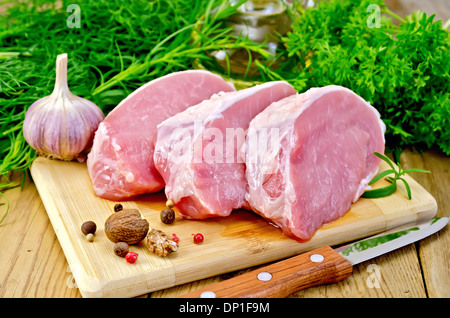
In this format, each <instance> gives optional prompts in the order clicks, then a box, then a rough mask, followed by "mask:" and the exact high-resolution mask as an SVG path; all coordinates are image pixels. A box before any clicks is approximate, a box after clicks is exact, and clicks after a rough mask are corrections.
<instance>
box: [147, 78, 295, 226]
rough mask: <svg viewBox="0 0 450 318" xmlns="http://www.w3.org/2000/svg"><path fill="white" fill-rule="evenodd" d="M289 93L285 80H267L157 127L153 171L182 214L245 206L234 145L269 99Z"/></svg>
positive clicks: (203, 214)
mask: <svg viewBox="0 0 450 318" xmlns="http://www.w3.org/2000/svg"><path fill="white" fill-rule="evenodd" d="M295 93H296V91H295V89H294V88H293V87H292V86H291V85H289V84H288V83H286V82H282V81H278V82H269V83H265V84H261V85H257V86H254V87H251V88H247V89H244V90H240V91H237V92H231V93H223V94H218V95H214V96H213V97H212V98H211V99H210V100H206V101H203V102H202V103H200V104H198V105H196V106H192V107H190V108H188V109H187V110H185V111H184V112H182V113H179V114H177V115H175V116H173V117H171V118H169V119H167V120H165V121H164V122H162V123H161V124H160V125H158V138H157V141H156V148H155V155H154V160H155V165H156V169H158V171H159V172H160V174H161V175H162V177H163V178H164V181H165V183H166V187H165V191H166V196H167V198H168V199H172V200H173V201H174V202H175V203H176V205H177V207H178V209H179V211H180V213H181V215H182V216H183V217H185V218H190V219H203V218H208V217H213V216H227V215H229V214H230V213H231V211H232V210H233V209H237V208H241V207H245V206H247V204H246V202H245V199H244V196H245V192H246V180H245V164H244V162H243V159H242V158H241V157H240V155H239V149H240V148H241V146H242V144H243V143H244V140H245V133H246V130H247V128H248V124H249V123H250V121H251V120H252V119H253V118H254V117H255V116H256V114H258V113H259V112H261V111H262V110H263V109H265V108H266V107H267V106H269V105H270V104H271V103H272V102H274V101H277V100H280V99H282V98H284V97H286V96H289V95H292V94H295Z"/></svg>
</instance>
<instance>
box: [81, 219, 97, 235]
mask: <svg viewBox="0 0 450 318" xmlns="http://www.w3.org/2000/svg"><path fill="white" fill-rule="evenodd" d="M96 230H97V225H96V224H95V223H94V222H93V221H87V222H84V223H83V224H82V225H81V232H83V234H84V235H88V234H95V231H96Z"/></svg>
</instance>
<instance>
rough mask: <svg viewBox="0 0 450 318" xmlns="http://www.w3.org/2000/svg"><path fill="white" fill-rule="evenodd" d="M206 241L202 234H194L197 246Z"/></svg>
mask: <svg viewBox="0 0 450 318" xmlns="http://www.w3.org/2000/svg"><path fill="white" fill-rule="evenodd" d="M204 239H205V238H204V237H203V235H202V234H201V233H197V234H194V243H196V244H198V243H201V242H203V240H204Z"/></svg>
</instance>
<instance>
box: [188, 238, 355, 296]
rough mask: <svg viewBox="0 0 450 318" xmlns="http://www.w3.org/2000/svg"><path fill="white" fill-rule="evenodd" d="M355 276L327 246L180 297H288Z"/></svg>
mask: <svg viewBox="0 0 450 318" xmlns="http://www.w3.org/2000/svg"><path fill="white" fill-rule="evenodd" d="M351 273H352V264H351V263H350V262H348V261H347V260H346V259H345V258H343V257H342V256H341V255H340V254H339V253H337V252H336V251H334V250H333V249H332V248H331V247H329V246H324V247H321V248H319V249H316V250H313V251H310V252H307V253H304V254H301V255H298V256H294V257H292V258H289V259H287V260H284V261H281V262H277V263H274V264H271V265H268V266H265V267H262V268H259V269H258V270H255V271H252V272H249V273H246V274H243V275H240V276H237V277H234V278H231V279H228V280H225V281H223V282H220V283H218V284H214V285H211V286H207V287H205V288H203V289H200V290H196V291H194V292H191V293H188V294H185V295H182V296H180V297H182V298H199V297H203V298H208V297H209V298H211V297H215V298H222V297H226V298H238V297H239V298H247V297H248V298H267V297H287V296H289V295H290V294H292V293H295V292H297V291H299V290H302V289H306V288H309V287H313V286H317V285H322V284H328V283H334V282H338V281H341V280H343V279H345V278H347V277H348V276H350V274H351Z"/></svg>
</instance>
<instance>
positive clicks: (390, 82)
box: [266, 0, 450, 155]
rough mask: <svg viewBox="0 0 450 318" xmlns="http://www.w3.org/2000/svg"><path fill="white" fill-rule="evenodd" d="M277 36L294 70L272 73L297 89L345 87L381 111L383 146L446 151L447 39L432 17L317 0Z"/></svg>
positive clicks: (449, 141)
mask: <svg viewBox="0 0 450 318" xmlns="http://www.w3.org/2000/svg"><path fill="white" fill-rule="evenodd" d="M375 8H378V9H379V11H378V12H379V15H378V16H377V13H376V11H375ZM393 19H394V21H397V22H396V23H398V25H397V24H394V23H393ZM283 40H284V43H285V46H286V49H285V52H284V54H286V55H287V57H288V59H289V61H290V63H293V64H295V67H294V68H293V67H292V66H291V67H290V69H289V70H287V71H286V72H284V71H283V70H281V72H282V73H278V75H279V76H280V77H282V78H284V79H286V80H288V81H289V82H291V83H292V84H293V85H294V86H295V87H296V89H297V90H298V91H300V92H301V91H305V90H306V89H308V88H310V87H316V86H324V85H329V84H337V85H342V86H345V87H347V88H349V89H351V90H353V91H354V92H355V93H357V94H358V95H360V96H361V97H363V98H364V99H366V100H367V101H369V102H370V103H371V104H372V105H374V107H376V108H377V109H378V111H379V112H380V113H381V118H382V119H383V120H384V122H385V124H386V126H387V132H386V140H387V145H388V146H389V147H392V148H394V147H402V148H405V147H415V148H416V149H417V150H425V149H430V148H440V149H441V150H442V151H443V152H444V153H446V154H447V155H449V154H450V129H449V127H450V122H449V121H450V98H449V97H450V92H449V85H450V75H449V74H450V52H449V44H450V36H449V32H448V31H447V30H445V28H443V26H442V22H441V21H434V15H431V16H429V17H428V16H427V15H426V14H425V13H422V12H416V13H414V14H412V15H410V16H407V17H406V18H405V19H402V18H400V17H398V16H397V15H395V14H394V13H392V12H391V11H390V10H389V9H388V8H387V7H386V6H385V4H384V2H383V1H382V0H363V1H360V0H347V1H340V0H330V1H319V2H318V4H317V6H316V7H313V8H308V9H306V10H302V9H301V8H300V9H299V12H298V13H297V14H296V15H295V16H294V21H293V25H292V31H291V32H290V33H289V34H288V35H287V36H286V37H285V38H284V39H283ZM266 73H267V70H266Z"/></svg>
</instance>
